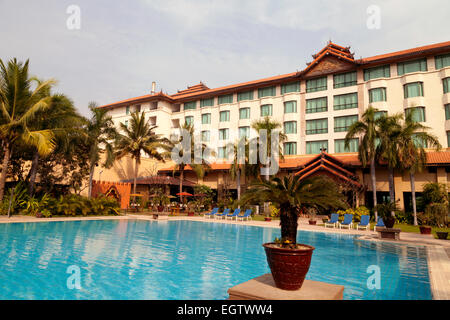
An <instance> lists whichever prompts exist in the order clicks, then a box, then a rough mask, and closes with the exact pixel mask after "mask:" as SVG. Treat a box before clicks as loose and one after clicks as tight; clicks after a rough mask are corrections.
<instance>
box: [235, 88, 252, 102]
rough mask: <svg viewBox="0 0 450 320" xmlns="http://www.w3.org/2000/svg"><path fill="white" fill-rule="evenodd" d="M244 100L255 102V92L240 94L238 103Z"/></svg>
mask: <svg viewBox="0 0 450 320" xmlns="http://www.w3.org/2000/svg"><path fill="white" fill-rule="evenodd" d="M244 100H253V90H251V91H245V92H239V93H238V96H237V101H244Z"/></svg>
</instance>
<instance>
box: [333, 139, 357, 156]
mask: <svg viewBox="0 0 450 320" xmlns="http://www.w3.org/2000/svg"><path fill="white" fill-rule="evenodd" d="M358 147H359V139H358V138H355V139H350V142H349V145H348V148H346V147H345V139H336V140H334V153H342V152H358Z"/></svg>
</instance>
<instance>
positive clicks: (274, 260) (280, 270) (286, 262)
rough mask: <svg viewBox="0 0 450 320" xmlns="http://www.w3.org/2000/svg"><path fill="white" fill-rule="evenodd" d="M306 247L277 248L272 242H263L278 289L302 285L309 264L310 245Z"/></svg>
mask: <svg viewBox="0 0 450 320" xmlns="http://www.w3.org/2000/svg"><path fill="white" fill-rule="evenodd" d="M302 246H304V247H307V248H302V249H289V248H279V247H278V246H277V245H275V244H274V243H265V244H263V247H264V249H265V251H266V256H267V263H268V264H269V267H270V270H271V271H272V276H273V280H274V281H275V285H276V287H277V288H279V289H283V290H298V289H300V288H301V287H302V285H303V281H304V280H305V276H306V274H307V273H308V270H309V266H310V264H311V256H312V253H313V250H314V249H315V248H314V247H312V246H308V245H305V244H302Z"/></svg>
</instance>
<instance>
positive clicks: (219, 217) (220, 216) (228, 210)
mask: <svg viewBox="0 0 450 320" xmlns="http://www.w3.org/2000/svg"><path fill="white" fill-rule="evenodd" d="M229 213H230V209H228V208H227V209H225V210H223V212H222V213H218V214H216V215H215V216H214V219H215V218H218V219H222V217H225V216H226V215H227V214H229Z"/></svg>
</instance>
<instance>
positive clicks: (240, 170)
mask: <svg viewBox="0 0 450 320" xmlns="http://www.w3.org/2000/svg"><path fill="white" fill-rule="evenodd" d="M240 147H243V148H244V150H243V155H240V154H239V152H242V151H239V148H240ZM232 148H233V162H232V163H231V167H230V174H231V178H232V179H235V180H236V190H237V198H238V200H240V199H241V176H243V177H244V179H246V177H247V175H248V171H247V168H248V166H249V143H248V141H247V138H245V137H243V138H241V139H240V140H239V141H238V142H237V143H235V144H232ZM241 156H243V159H242V158H241Z"/></svg>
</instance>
